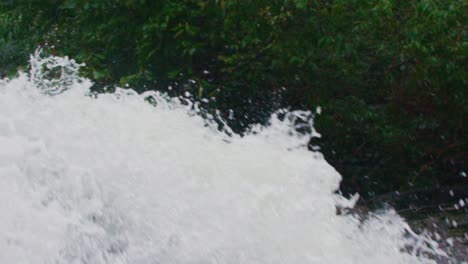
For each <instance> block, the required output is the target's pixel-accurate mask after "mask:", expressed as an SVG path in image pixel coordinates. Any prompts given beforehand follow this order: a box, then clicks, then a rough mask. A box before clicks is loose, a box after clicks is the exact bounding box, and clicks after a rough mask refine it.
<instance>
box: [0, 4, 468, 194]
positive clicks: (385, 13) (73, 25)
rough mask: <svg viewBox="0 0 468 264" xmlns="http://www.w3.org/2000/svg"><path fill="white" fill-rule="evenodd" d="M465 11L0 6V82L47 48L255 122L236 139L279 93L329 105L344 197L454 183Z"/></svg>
mask: <svg viewBox="0 0 468 264" xmlns="http://www.w3.org/2000/svg"><path fill="white" fill-rule="evenodd" d="M466 10H467V4H466V1H443V0H417V1H402V0H367V1H362V0H318V1H309V0H268V1H267V0H260V1H225V0H176V1H167V0H158V1H149V0H113V1H110V0H102V1H88V0H50V1H24V2H20V3H19V4H18V3H16V1H3V3H2V4H0V61H2V62H3V64H2V66H1V67H0V73H1V74H2V75H10V74H12V73H14V72H16V70H17V67H18V66H20V65H25V62H26V60H27V56H28V54H29V53H30V52H31V51H33V50H34V49H35V48H36V47H37V46H43V47H45V48H47V50H48V51H49V52H51V53H54V54H59V55H68V56H72V57H74V58H76V59H77V60H79V61H82V62H85V63H86V64H87V68H86V69H85V72H84V74H86V75H87V76H88V77H90V78H92V79H94V80H95V81H97V82H98V83H99V84H102V85H106V84H120V85H123V84H126V83H129V84H130V85H132V86H133V87H136V88H137V89H138V90H139V91H143V90H145V89H161V90H165V89H166V87H167V86H168V85H173V86H174V87H176V85H175V84H176V83H178V84H179V89H183V90H187V89H188V90H190V91H191V92H192V94H195V95H198V96H199V97H207V98H209V97H212V96H216V97H217V102H218V103H217V104H216V105H215V107H217V108H219V109H220V110H222V111H224V112H226V113H227V112H228V110H229V109H231V108H232V109H235V110H236V111H237V112H238V114H239V115H240V116H243V115H244V114H245V113H247V114H249V115H250V117H249V118H244V119H242V118H241V120H238V124H233V126H234V127H237V128H238V129H240V130H241V129H242V128H245V127H246V126H247V125H248V123H249V122H258V121H264V118H265V117H266V116H268V115H267V114H266V113H263V112H264V111H263V110H265V111H266V110H269V109H270V108H274V105H275V96H273V95H274V94H276V93H277V92H278V91H281V89H282V87H286V93H285V101H286V103H287V104H288V105H290V106H291V107H293V108H311V109H313V108H314V107H315V106H317V105H321V106H323V107H324V109H325V112H324V114H323V115H322V116H320V117H318V119H317V122H316V123H317V127H318V130H319V131H320V132H322V134H324V139H323V140H322V141H321V142H318V143H317V144H319V145H321V146H322V150H323V152H324V154H325V156H326V157H327V158H328V160H329V161H330V162H331V163H332V164H333V165H334V166H335V167H337V168H338V170H339V171H340V172H342V173H343V174H344V177H345V181H344V182H345V185H346V186H345V187H346V188H347V189H348V190H349V191H355V190H359V191H360V192H361V193H363V194H364V195H366V192H367V191H369V190H374V191H375V192H385V191H389V190H394V189H396V188H404V187H405V186H407V185H408V184H415V185H428V184H452V183H453V182H454V180H453V179H452V178H451V176H452V175H454V176H456V175H458V171H460V170H463V169H464V166H465V165H464V164H465V163H464V160H463V158H464V157H465V156H466V154H467V153H466V148H467V140H466V135H465V134H466V133H463V132H464V131H465V130H466V125H465V123H466V116H468V111H467V101H466V99H467V93H466V88H465V86H466V65H465V64H466V61H467V59H466V54H467V48H468V45H467V42H466V38H467V31H466V25H465V23H464V22H465V21H466V19H465V18H466V15H465V14H466ZM189 79H191V80H194V83H189V82H187V80H189ZM155 81H157V82H155ZM249 100H250V101H249ZM258 107H263V110H259V109H258ZM247 119H248V120H247ZM455 181H458V179H455ZM346 188H345V189H346Z"/></svg>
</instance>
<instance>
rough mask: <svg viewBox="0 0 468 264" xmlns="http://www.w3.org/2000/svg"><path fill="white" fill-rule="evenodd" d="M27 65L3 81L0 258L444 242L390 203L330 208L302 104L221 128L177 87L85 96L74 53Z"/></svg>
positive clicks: (287, 257) (273, 259)
mask: <svg viewBox="0 0 468 264" xmlns="http://www.w3.org/2000/svg"><path fill="white" fill-rule="evenodd" d="M31 65H32V66H31V73H29V74H20V76H19V77H17V78H15V79H12V80H3V81H0V212H1V217H0V263H89V264H91V263H132V264H133V263H134V264H138V263H163V264H164V263H200V264H202V263H233V264H242V263H271V264H273V263H285V264H295V263H298V264H299V263H301V264H302V263H336V264H346V263H356V264H365V263H370V264H374V263H391V264H394V263H432V262H433V261H432V260H431V259H430V258H428V257H427V256H428V255H433V254H442V255H443V254H444V253H443V252H441V251H440V250H438V247H437V244H436V243H435V242H433V241H432V240H430V239H429V238H428V237H427V236H418V235H416V234H414V233H413V232H412V231H411V230H410V229H409V227H408V225H407V224H406V223H405V222H404V221H403V219H402V218H400V217H399V216H398V215H397V214H396V213H395V212H393V211H385V212H381V213H378V214H377V213H376V214H372V215H369V216H368V217H366V219H365V220H363V219H359V217H357V216H352V215H337V214H336V206H352V205H353V202H354V201H352V200H346V199H344V198H342V197H341V196H339V195H337V194H334V191H335V190H336V189H337V188H338V184H339V181H340V179H341V177H340V175H339V174H338V173H337V172H336V171H335V170H334V169H333V167H331V166H330V165H329V164H328V163H327V162H326V161H325V160H324V159H323V157H322V156H321V155H320V154H319V153H312V152H310V151H308V150H307V148H306V147H305V144H306V142H307V141H308V139H309V137H310V136H311V135H303V134H299V133H296V132H294V131H295V130H294V123H296V122H295V121H294V120H295V119H298V118H299V119H304V120H308V118H309V114H308V113H306V112H293V113H287V112H285V113H283V115H285V116H286V117H285V118H278V115H273V116H272V117H271V120H270V125H268V126H266V127H260V126H259V127H256V128H254V129H253V130H252V132H251V133H248V134H247V135H246V136H244V137H240V136H238V135H235V134H234V135H231V136H228V135H226V133H224V132H220V131H217V130H216V129H215V128H214V127H216V126H215V125H214V124H213V123H210V122H209V121H206V120H203V119H202V118H200V117H199V116H197V115H196V114H195V112H196V107H194V106H193V105H190V104H189V105H187V104H186V103H185V104H183V103H181V100H182V99H176V98H167V97H165V96H163V95H160V94H158V93H156V92H147V93H145V94H142V95H138V94H136V93H134V92H132V91H131V90H120V89H118V90H117V92H115V93H113V94H100V95H97V96H90V94H89V87H90V82H89V81H87V80H80V79H79V78H78V77H77V68H78V66H79V65H77V64H76V63H74V62H73V61H72V60H68V59H67V58H56V57H49V58H45V59H44V58H42V59H41V58H40V57H39V54H36V55H35V56H33V57H32V59H31ZM57 67H58V68H57ZM54 69H55V70H54ZM56 69H59V70H61V72H60V71H58V72H57V71H56ZM57 75H58V76H61V77H57ZM148 99H151V100H150V101H153V102H154V104H155V105H156V106H154V104H150V103H148V102H147V101H148ZM194 109H195V110H194Z"/></svg>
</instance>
